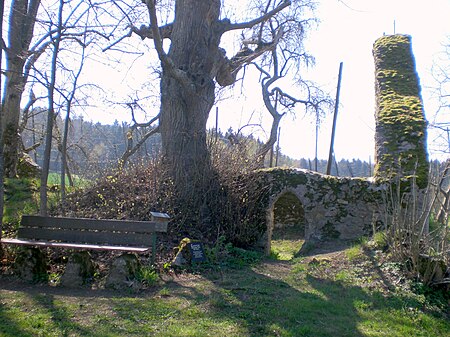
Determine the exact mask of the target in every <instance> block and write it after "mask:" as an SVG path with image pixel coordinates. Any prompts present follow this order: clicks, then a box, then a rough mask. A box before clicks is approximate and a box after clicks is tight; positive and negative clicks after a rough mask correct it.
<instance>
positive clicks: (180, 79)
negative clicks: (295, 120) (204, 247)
mask: <svg viewBox="0 0 450 337" xmlns="http://www.w3.org/2000/svg"><path fill="white" fill-rule="evenodd" d="M143 2H145V4H146V7H147V10H148V14H149V21H150V24H149V25H143V26H141V27H136V26H134V25H133V23H130V24H131V28H130V33H129V34H128V35H127V36H129V35H130V34H132V33H134V34H137V35H138V36H140V37H141V38H142V39H152V40H153V43H154V47H155V49H156V51H157V54H158V57H159V60H160V63H161V87H160V92H161V107H160V111H161V112H160V117H159V130H160V133H161V138H162V151H163V158H164V162H165V163H166V164H167V166H168V167H169V170H170V172H171V175H172V177H173V179H174V182H175V185H176V186H177V188H178V191H179V194H180V196H181V198H182V199H184V200H188V199H190V198H191V197H192V196H195V197H199V198H200V199H201V197H200V196H201V195H203V194H204V191H205V189H208V188H209V187H210V185H211V179H214V178H213V176H214V175H213V172H212V171H211V165H210V156H209V153H208V149H207V142H206V121H207V119H208V116H209V113H210V110H211V108H212V106H213V104H214V101H215V89H216V85H218V86H220V87H226V86H230V85H232V84H234V83H235V82H236V78H237V74H238V72H239V71H240V70H241V69H242V67H243V66H245V65H246V64H250V63H251V62H253V61H254V60H256V59H257V58H259V57H261V56H263V55H264V54H266V53H270V52H271V51H273V50H274V49H275V48H276V46H277V45H278V44H280V43H282V42H283V41H287V39H289V38H291V37H292V36H293V34H288V32H290V29H291V28H290V26H292V25H293V23H298V24H299V27H300V26H301V24H300V22H301V21H302V18H301V16H302V10H301V9H303V8H307V7H312V5H313V3H312V2H304V1H297V0H294V1H290V0H276V1H274V0H267V1H264V2H263V4H264V6H260V4H261V3H260V2H257V6H251V2H250V3H249V4H248V5H249V8H248V9H249V13H250V14H249V17H248V19H244V20H243V21H242V22H231V20H230V19H228V18H221V9H222V7H223V4H222V2H221V1H220V0H201V1H200V0H183V1H181V0H176V1H174V2H170V1H168V2H164V1H163V2H158V3H156V2H155V1H154V0H147V1H143ZM161 18H164V22H163V21H161ZM166 18H167V19H166ZM172 20H173V21H172ZM160 21H161V23H160ZM275 23H276V24H275ZM231 32H240V33H241V36H242V41H241V43H242V46H243V48H242V49H241V50H240V51H239V52H237V53H236V54H235V55H234V56H232V57H230V58H229V57H227V55H226V50H225V49H224V48H223V47H222V46H221V45H220V43H221V39H222V38H223V37H224V35H226V34H227V33H231ZM302 38H303V36H301V35H299V36H297V37H296V40H294V41H291V42H290V43H291V44H292V46H293V45H294V44H295V43H296V42H300V41H301V40H302ZM165 39H168V40H170V47H168V48H165V46H164V43H163V40H165ZM120 40H123V38H121V39H120ZM283 97H284V99H286V96H283ZM200 203H201V201H200Z"/></svg>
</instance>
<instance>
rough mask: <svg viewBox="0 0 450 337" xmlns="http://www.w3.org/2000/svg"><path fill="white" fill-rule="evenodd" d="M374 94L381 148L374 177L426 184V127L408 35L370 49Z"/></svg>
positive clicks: (381, 41)
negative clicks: (398, 178) (381, 138)
mask: <svg viewBox="0 0 450 337" xmlns="http://www.w3.org/2000/svg"><path fill="white" fill-rule="evenodd" d="M373 54H374V58H375V69H376V70H375V78H376V94H377V100H376V101H377V116H376V122H377V130H378V136H380V133H381V132H382V137H383V147H384V149H381V150H378V151H379V153H377V164H376V167H375V178H376V179H377V180H379V181H389V180H393V179H395V178H396V177H397V176H400V178H401V179H404V178H406V177H415V179H416V183H417V185H418V186H419V187H420V188H425V187H426V185H427V183H428V168H429V163H428V157H427V152H426V147H425V144H426V128H427V122H426V120H425V117H424V112H423V104H422V99H421V97H420V85H419V79H418V76H417V73H416V70H415V62H414V57H413V54H412V50H411V38H410V37H409V36H407V35H392V36H383V37H382V38H380V39H378V40H377V41H376V42H375V44H374V48H373Z"/></svg>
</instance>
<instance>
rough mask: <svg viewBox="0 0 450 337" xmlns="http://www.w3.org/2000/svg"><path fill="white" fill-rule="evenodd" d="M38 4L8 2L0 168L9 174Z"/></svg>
mask: <svg viewBox="0 0 450 337" xmlns="http://www.w3.org/2000/svg"><path fill="white" fill-rule="evenodd" d="M39 5H40V1H39V0H31V1H27V0H13V1H12V4H11V11H10V16H9V32H8V40H9V46H8V48H6V53H5V54H6V71H5V75H6V81H5V95H4V97H3V117H4V119H3V141H4V150H3V151H4V170H5V175H6V176H9V177H14V176H16V174H17V163H18V150H19V142H20V135H19V117H20V101H21V98H22V94H23V91H24V89H25V84H26V80H27V79H26V77H25V76H24V67H25V63H26V61H27V58H28V56H29V52H28V49H29V47H30V43H31V39H32V38H33V31H34V23H35V21H36V16H37V11H38V8H39Z"/></svg>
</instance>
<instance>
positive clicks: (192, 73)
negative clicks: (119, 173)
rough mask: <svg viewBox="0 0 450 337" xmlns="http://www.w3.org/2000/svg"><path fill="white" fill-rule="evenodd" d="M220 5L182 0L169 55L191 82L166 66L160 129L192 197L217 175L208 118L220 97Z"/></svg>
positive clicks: (182, 187) (179, 180)
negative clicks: (213, 169) (217, 73)
mask: <svg viewBox="0 0 450 337" xmlns="http://www.w3.org/2000/svg"><path fill="white" fill-rule="evenodd" d="M219 9H220V1H219V0H212V1H204V0H201V1H199V0H183V1H177V2H176V14H175V16H176V20H175V22H174V25H173V31H172V35H171V47H170V50H169V53H168V56H169V57H170V58H171V59H172V61H173V63H174V66H175V67H176V68H177V69H181V70H183V71H185V72H186V73H187V75H188V77H189V79H190V80H191V84H190V85H186V83H180V81H178V80H176V79H174V78H173V77H172V75H171V73H170V72H168V71H165V69H164V67H163V72H162V81H161V116H160V131H161V137H162V147H163V155H164V158H165V160H166V162H167V163H168V164H169V167H170V169H171V173H172V175H173V177H174V180H175V181H174V182H175V183H176V185H177V189H178V191H182V194H184V195H185V196H186V197H188V196H189V191H196V192H197V193H199V191H201V188H202V187H206V186H207V184H208V181H209V179H210V177H211V176H210V174H211V170H210V161H209V153H208V149H207V146H206V121H207V119H208V115H209V112H210V110H211V108H212V106H213V104H214V98H215V97H214V88H215V84H214V80H213V79H214V73H213V72H214V66H215V61H216V60H217V55H218V53H219V48H218V45H219V39H220V34H219V32H217V31H214V27H215V24H216V23H217V22H218V18H219ZM198 184H200V185H198ZM199 188H200V190H199ZM197 197H200V196H199V195H197Z"/></svg>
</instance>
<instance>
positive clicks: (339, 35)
mask: <svg viewBox="0 0 450 337" xmlns="http://www.w3.org/2000/svg"><path fill="white" fill-rule="evenodd" d="M223 1H224V2H225V3H226V4H233V5H235V4H239V3H244V2H245V1H244V0H223ZM317 3H318V8H317V11H316V13H315V14H316V17H317V18H318V19H319V20H320V23H319V24H318V26H317V28H316V29H313V30H310V31H309V34H308V37H307V40H306V48H307V49H308V51H309V52H310V54H312V55H313V56H314V57H315V59H316V65H315V67H313V68H310V69H309V70H308V71H307V72H305V76H306V77H307V79H310V80H313V81H315V82H317V83H318V84H319V85H320V86H322V87H323V89H324V90H325V91H327V92H329V94H330V96H331V97H333V98H334V97H335V93H336V85H337V78H338V70H339V63H340V62H343V73H342V81H341V90H340V97H339V101H340V105H339V109H338V116H337V128H336V137H335V145H334V153H335V156H336V159H337V160H338V161H339V160H340V159H350V160H351V159H353V158H355V159H356V158H359V159H361V160H365V161H369V160H371V161H372V162H373V154H374V128H375V122H374V113H375V108H374V103H375V97H374V61H373V57H372V46H373V43H374V42H375V40H376V39H378V38H379V37H381V36H383V34H393V33H399V34H408V35H411V36H412V47H413V52H414V55H415V59H416V65H417V71H418V74H419V76H420V81H421V86H422V96H423V100H424V105H425V112H426V117H427V118H428V120H430V121H431V120H433V119H434V116H435V114H436V109H437V106H436V103H435V102H436V100H435V99H433V98H432V96H431V89H430V87H431V86H433V85H435V83H434V82H433V80H432V76H431V68H432V65H433V60H435V59H437V57H438V55H439V53H440V52H442V51H443V50H444V47H443V44H444V43H445V42H447V43H448V42H449V41H450V40H448V39H447V37H448V36H450V24H449V23H448V22H449V19H450V0H430V1H428V2H424V1H423V0H376V1H374V0H317ZM238 6H239V5H236V6H235V7H234V8H237V9H238V10H237V13H239V7H238ZM242 6H243V5H242ZM225 14H227V13H225ZM133 38H134V40H133ZM133 38H132V39H130V40H129V47H130V48H134V46H136V45H137V44H140V45H141V47H142V49H141V50H142V51H143V52H142V55H141V56H140V57H136V58H135V59H133V61H132V62H129V64H128V63H127V61H125V62H121V63H120V64H122V65H124V66H123V67H122V69H119V67H118V64H119V63H115V64H114V63H112V62H111V63H110V62H108V61H105V60H106V59H107V57H110V56H111V54H110V53H105V55H103V56H100V57H101V58H102V59H103V61H102V62H103V64H101V63H90V65H87V66H86V68H85V69H84V73H85V74H90V75H91V76H95V77H96V78H95V81H96V82H97V83H98V84H99V86H100V87H102V88H103V89H104V90H105V92H107V93H109V97H108V98H109V99H110V101H109V102H107V103H106V105H103V106H100V104H99V106H98V107H97V108H95V107H90V108H89V110H86V111H85V112H84V113H85V116H86V118H87V119H91V120H93V121H96V122H97V121H98V122H101V123H103V124H105V123H113V122H114V120H118V121H127V122H131V117H130V111H129V109H128V108H127V107H126V105H125V104H116V103H113V101H115V102H117V101H122V102H129V101H130V97H136V98H137V97H139V98H143V97H145V96H146V95H147V94H148V93H149V92H151V88H149V85H153V86H154V87H156V88H157V87H158V86H159V84H158V76H157V75H155V73H154V72H153V73H152V70H151V69H150V67H149V63H150V60H151V59H153V60H156V59H157V58H156V55H155V52H154V51H152V49H153V43H152V41H150V40H144V41H141V40H140V39H139V38H137V37H133ZM236 41H237V40H236ZM235 44H237V46H236V45H235V46H234V47H235V48H236V47H237V48H239V45H238V42H235ZM122 54H123V53H122ZM228 56H229V57H231V56H232V54H231V52H230V53H229V54H228ZM114 57H116V58H118V59H121V58H122V57H123V60H125V57H126V54H123V55H120V54H118V53H116V54H114ZM131 63H132V67H131V66H130V64H131ZM246 83H248V82H246ZM227 95H228V97H231V98H230V99H228V100H223V101H218V102H217V104H216V106H214V107H213V109H212V111H211V114H210V118H209V120H208V125H207V127H208V128H213V127H214V126H215V123H216V118H215V117H216V115H215V110H216V108H218V110H219V120H218V122H219V128H220V129H221V130H222V131H224V132H225V131H227V130H228V129H229V128H230V127H231V128H233V130H234V131H236V130H238V129H239V128H241V127H243V126H244V125H247V124H259V123H261V124H262V125H263V126H264V129H265V130H266V131H265V132H264V131H261V129H260V128H259V129H258V128H245V129H244V131H245V132H247V133H249V132H252V133H253V134H254V136H255V137H259V138H260V139H261V140H266V138H267V136H268V132H269V130H270V123H271V120H270V118H267V117H263V116H267V112H266V113H265V114H263V112H264V110H265V107H264V105H263V104H262V97H261V93H260V86H259V84H258V83H257V82H256V81H254V83H253V84H250V85H247V84H246V85H245V87H241V84H239V83H238V84H236V85H235V87H234V95H232V96H231V94H230V93H228V94H227ZM153 100H154V101H153V102H155V101H156V100H158V97H153ZM151 104H152V103H149V105H148V109H147V110H146V119H147V120H148V119H149V118H151V117H153V116H155V115H157V113H158V112H159V111H158V107H157V106H158V105H157V104H153V106H152V105H151ZM331 110H332V109H331ZM331 113H332V111H330V114H329V115H328V116H327V117H326V118H325V119H324V120H323V121H322V123H321V127H320V130H319V131H320V132H319V137H318V140H319V142H318V158H319V159H327V158H328V152H329V147H330V138H331V124H332V119H333V117H332V114H331ZM250 116H251V118H250ZM441 118H442V116H441ZM146 119H144V118H142V119H140V120H139V122H145V121H146ZM448 120H450V116H448ZM280 127H281V132H280V147H281V151H282V152H283V153H284V154H287V155H289V156H290V157H292V158H296V159H299V158H310V159H313V158H314V156H315V119H314V118H313V117H310V116H305V115H304V112H302V111H298V113H297V116H296V117H295V118H293V117H291V116H285V117H284V118H283V120H282V121H281V124H280ZM435 137H436V136H435V135H433V134H431V133H430V134H429V137H428V138H429V139H428V142H429V146H428V148H429V152H430V154H431V158H436V157H437V158H440V159H442V156H439V153H436V152H434V151H433V148H434V147H433V142H434V139H435Z"/></svg>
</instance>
